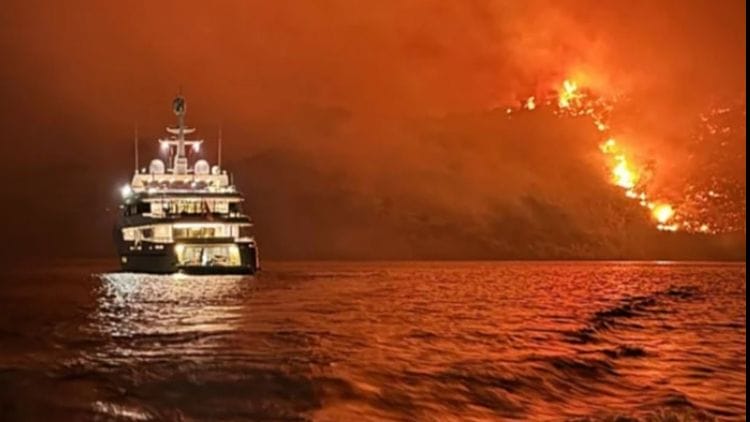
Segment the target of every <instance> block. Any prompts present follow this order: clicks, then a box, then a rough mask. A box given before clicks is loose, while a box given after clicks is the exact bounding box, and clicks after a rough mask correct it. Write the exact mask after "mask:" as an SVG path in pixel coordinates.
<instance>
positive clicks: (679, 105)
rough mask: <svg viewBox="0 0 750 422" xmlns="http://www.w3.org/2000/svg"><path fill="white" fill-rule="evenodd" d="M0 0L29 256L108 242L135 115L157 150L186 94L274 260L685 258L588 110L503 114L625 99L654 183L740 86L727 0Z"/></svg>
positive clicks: (625, 125)
mask: <svg viewBox="0 0 750 422" xmlns="http://www.w3.org/2000/svg"><path fill="white" fill-rule="evenodd" d="M0 13H1V15H0V24H2V25H0V27H1V28H2V29H0V49H1V51H2V53H3V56H4V57H5V65H4V68H3V70H2V71H0V72H2V75H0V76H2V78H0V79H1V80H2V82H0V89H1V90H2V95H1V96H0V97H1V98H2V99H1V100H0V110H2V114H0V115H1V116H2V123H3V125H4V126H5V128H6V139H7V141H6V142H4V143H3V144H2V146H0V152H2V153H3V154H4V155H5V156H6V157H8V156H12V157H14V158H16V157H17V159H14V160H12V162H10V163H8V168H7V169H6V171H7V173H8V174H11V175H13V178H14V179H16V180H23V181H24V182H23V184H17V185H16V184H10V185H9V186H6V187H4V188H3V189H5V190H6V191H7V192H5V193H4V196H5V198H7V199H8V201H9V203H16V204H22V206H23V208H24V210H23V211H22V212H20V213H16V214H14V215H15V217H14V218H16V219H18V220H20V221H22V222H23V224H21V225H19V226H16V227H9V228H8V229H6V232H7V233H8V234H9V236H11V238H12V239H16V240H17V241H18V242H19V243H23V244H25V245H26V246H25V249H26V252H25V253H31V252H32V251H37V252H38V253H43V254H48V255H55V254H60V255H65V254H72V255H85V256H90V255H100V256H101V255H107V254H108V253H109V245H108V242H109V237H108V236H102V233H107V234H108V233H109V224H110V223H111V221H112V218H113V215H114V209H113V204H114V203H115V201H116V198H115V197H114V196H113V195H114V194H113V192H116V182H119V183H121V182H125V181H127V178H128V175H129V172H130V171H132V170H131V164H130V163H131V160H132V159H131V158H130V157H131V151H132V144H131V141H130V134H131V133H132V126H133V124H134V123H135V122H136V121H138V125H139V128H140V133H141V134H142V136H143V138H144V140H143V142H142V144H141V145H142V148H141V152H142V155H151V154H156V153H157V151H156V148H155V145H156V144H155V142H151V140H152V139H155V138H156V137H157V136H160V135H161V133H162V131H163V126H164V125H166V124H169V123H171V120H172V118H173V116H171V115H170V113H169V101H170V99H171V97H172V96H173V95H174V93H175V92H176V91H177V89H179V87H182V89H183V92H184V93H185V94H186V96H187V98H188V121H189V123H191V124H193V125H195V126H197V127H198V129H199V134H201V135H202V136H204V137H205V138H206V139H207V145H206V147H207V148H206V149H207V150H208V151H209V152H206V154H212V153H213V152H214V151H215V150H216V148H215V138H216V135H215V133H216V130H217V128H218V126H219V125H221V126H222V128H223V133H224V152H225V157H224V162H225V164H226V165H227V166H228V167H230V169H231V170H232V171H233V172H234V174H235V177H236V181H237V182H238V184H239V185H240V187H241V188H242V189H243V190H244V191H245V192H246V193H247V194H248V203H247V208H248V209H249V211H250V212H251V213H252V214H253V216H254V217H255V219H256V221H257V230H258V236H259V238H260V241H261V244H262V245H264V251H265V252H266V254H267V255H270V256H271V257H278V258H568V257H578V258H581V257H583V258H609V257H613V258H614V257H655V256H658V257H681V256H688V255H687V249H690V248H688V247H678V246H676V245H678V244H679V243H680V242H677V241H675V240H674V239H675V237H674V236H673V237H669V235H665V234H659V233H655V232H654V231H653V229H652V225H651V224H650V221H649V217H648V215H647V213H644V212H643V210H641V209H639V208H638V207H637V206H634V205H633V204H631V203H630V202H628V201H627V200H626V199H625V198H622V194H621V192H619V191H618V190H617V189H615V188H613V187H612V186H610V185H609V183H608V179H607V174H606V169H605V168H604V167H603V163H602V162H601V160H600V157H598V156H597V154H596V152H597V150H596V148H597V144H598V142H599V139H598V138H597V136H598V135H597V133H595V131H594V130H593V128H591V127H590V124H587V123H586V122H583V121H581V120H577V119H559V118H557V117H555V116H553V115H551V113H549V112H548V111H544V110H542V111H541V112H539V113H533V114H531V113H529V114H521V115H518V116H516V117H514V118H513V119H508V118H507V115H506V113H505V108H506V107H507V106H508V105H515V104H517V102H518V101H521V99H523V98H526V97H528V96H529V95H542V94H543V93H544V92H546V91H548V90H549V89H552V88H555V87H556V86H558V85H559V83H560V82H561V81H562V80H563V79H565V78H575V79H576V80H577V81H579V83H580V84H582V85H584V86H587V87H590V88H591V89H593V90H596V91H597V92H600V93H603V94H605V95H611V96H621V97H626V98H627V99H628V102H627V103H628V104H631V106H630V107H629V108H627V109H625V110H623V111H622V112H621V113H620V114H619V115H618V116H617V118H618V119H619V120H618V127H619V128H621V129H620V130H621V131H622V134H623V136H624V137H623V138H621V137H618V140H622V141H623V142H626V143H627V144H628V145H629V146H631V147H632V148H634V149H636V150H637V151H639V152H641V153H642V154H643V155H644V156H646V157H648V158H649V159H651V160H653V161H654V166H655V168H656V169H657V170H656V171H655V176H654V178H655V179H657V180H656V182H657V183H660V184H662V185H667V186H668V185H669V183H670V182H669V181H670V180H676V179H678V178H675V177H673V176H674V174H673V173H674V172H675V171H677V170H675V169H682V168H684V166H683V164H679V165H677V164H673V163H672V162H673V161H679V160H681V159H682V158H681V157H682V156H684V157H687V156H688V155H689V154H688V152H690V153H694V151H692V150H690V149H689V148H688V145H689V140H690V136H691V132H690V128H692V127H694V126H695V123H696V119H697V116H698V114H699V113H700V112H701V111H702V110H704V109H705V108H706V107H707V105H708V104H710V103H711V102H712V101H717V100H719V101H721V100H722V99H724V98H735V97H737V96H739V95H741V94H740V93H742V92H744V89H745V79H744V74H745V68H746V65H745V18H744V16H745V5H744V2H741V1H735V2H732V1H726V2H720V3H718V4H716V3H713V2H708V1H704V2H699V1H693V2H650V1H636V2H622V3H612V2H610V3H607V4H606V7H605V6H603V5H601V4H600V2H594V1H571V2H557V1H555V2H549V1H547V2H544V1H532V2H523V3H519V2H510V1H508V2H503V1H497V2H480V1H466V2H464V1H462V2H453V3H451V2H444V1H419V2H387V1H386V2H372V3H371V4H363V3H362V2H347V1H324V2H294V3H286V2H245V1H236V2H221V3H219V4H217V5H215V6H212V7H207V6H205V4H203V3H202V2H191V1H180V2H159V3H158V4H153V2H131V3H128V4H124V5H122V4H114V3H112V4H100V3H95V2H66V4H65V5H62V4H61V5H50V4H48V3H36V2H10V3H9V4H8V5H7V6H6V7H4V10H3V11H2V12H0ZM145 138H149V141H148V142H147V141H146V140H145ZM19 139H23V140H24V141H23V142H20V141H18V140H19ZM744 139H745V137H744V136H742V138H741V140H742V142H743V143H744ZM690 145H692V144H690ZM149 148H151V149H149ZM743 151H744V149H743ZM206 158H208V159H209V160H211V161H214V160H215V159H214V156H213V155H207V156H206ZM743 160H744V157H743ZM685 161H686V162H687V158H685ZM687 165H689V164H687ZM742 170H743V172H744V166H743V167H742ZM670 173H672V174H670ZM680 180H681V179H680ZM743 183H744V182H743ZM668 188H669V186H668V187H667V188H665V190H666V189H668ZM743 189H744V184H743ZM743 191H744V190H743ZM50 193H51V195H50ZM743 209H744V208H743ZM9 213H10V211H4V216H5V215H6V214H8V215H10V214H9ZM50 215H53V216H54V217H50ZM4 219H6V218H4ZM6 220H7V219H6ZM20 226H23V227H24V229H23V230H22V229H21V228H20ZM59 239H76V240H75V241H68V242H65V245H63V244H62V243H61V241H60V240H59ZM704 240H705V239H703V238H701V239H698V240H696V242H699V243H705V242H704ZM683 243H684V242H683ZM709 243H710V242H709ZM742 244H743V246H742V247H743V248H744V236H743V238H742ZM39 245H44V246H41V247H40V246H39ZM645 245H648V246H649V247H648V248H646V247H645ZM731 248H732V247H731V245H730V252H729V254H730V255H732V254H733V255H732V256H735V255H737V253H738V252H739V249H731ZM701 251H702V252H701ZM726 251H727V249H726V247H725V246H721V247H718V246H716V247H714V246H711V245H709V246H706V247H701V248H699V249H698V252H695V254H697V256H708V255H711V256H722V254H724V255H726V253H727V252H726ZM701 254H703V255H701ZM712 254H713V255H712ZM742 254H743V256H744V252H742Z"/></svg>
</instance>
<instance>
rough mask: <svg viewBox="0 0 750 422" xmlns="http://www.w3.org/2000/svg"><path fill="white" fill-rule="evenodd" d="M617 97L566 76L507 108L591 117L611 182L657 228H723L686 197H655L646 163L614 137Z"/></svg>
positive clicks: (703, 195)
mask: <svg viewBox="0 0 750 422" xmlns="http://www.w3.org/2000/svg"><path fill="white" fill-rule="evenodd" d="M616 101H617V99H616V98H615V97H603V96H598V95H595V93H593V92H592V91H591V90H589V89H588V88H586V87H580V86H579V84H578V82H576V81H574V80H573V79H566V80H564V81H563V82H562V84H561V85H559V86H558V88H557V89H556V90H555V91H554V94H553V96H544V97H539V96H530V97H528V98H527V99H526V100H524V101H523V102H521V103H520V104H517V105H516V106H515V107H512V108H507V109H506V110H505V111H506V113H507V115H508V116H509V117H512V114H513V113H514V112H515V111H518V110H520V109H526V110H529V111H533V110H536V109H539V108H540V107H544V108H547V107H550V108H552V111H553V113H554V114H555V115H557V116H559V117H583V116H586V117H588V118H589V119H590V121H591V123H592V124H593V125H594V127H595V128H596V130H597V131H598V132H599V133H600V134H601V136H602V142H601V144H599V151H600V152H601V154H602V156H603V158H604V159H605V162H606V163H607V171H608V178H609V179H610V182H611V183H612V185H614V186H617V187H618V188H620V189H621V190H622V193H623V194H624V195H625V197H626V198H628V199H632V200H633V201H638V204H639V205H640V206H641V207H643V208H644V209H645V210H648V213H649V214H650V216H651V218H652V219H653V220H654V223H655V226H656V229H658V230H663V231H678V230H684V231H688V232H700V233H718V232H720V230H721V228H718V227H717V226H716V224H714V223H713V222H712V221H707V220H705V219H704V218H701V217H700V216H697V215H692V214H691V213H694V211H692V210H691V208H690V207H686V206H685V203H684V201H683V203H681V204H680V207H679V209H676V207H675V206H673V205H672V204H670V203H668V202H667V201H665V200H664V198H656V200H655V199H654V198H652V196H651V195H650V193H649V191H648V186H647V182H648V181H647V180H644V177H643V173H642V171H643V169H644V168H645V167H644V166H643V163H642V162H640V161H639V159H638V157H635V156H633V155H631V154H630V151H628V149H627V148H623V147H622V146H621V145H620V143H619V142H618V141H616V140H615V138H614V137H612V134H613V132H614V130H613V128H612V127H611V126H610V121H609V116H610V113H611V112H612V111H613V109H614V107H615V104H616ZM726 112H727V111H726V110H724V109H721V110H718V111H717V112H716V113H726ZM714 114H715V113H714ZM701 118H702V121H703V122H704V123H705V124H709V123H711V119H709V118H708V117H704V116H701ZM712 124H713V123H712ZM717 124H718V123H717ZM709 129H710V132H711V133H714V131H715V130H714V129H713V127H712V126H711V127H709ZM722 130H725V129H722ZM722 145H723V144H722ZM714 196H717V197H718V196H719V194H716V193H715V192H714V191H712V190H709V191H708V193H707V194H706V192H705V191H702V192H701V191H699V192H697V193H693V194H692V197H690V198H687V199H688V200H690V199H691V198H693V199H694V198H704V202H705V198H708V199H715V198H714ZM647 215H648V214H647Z"/></svg>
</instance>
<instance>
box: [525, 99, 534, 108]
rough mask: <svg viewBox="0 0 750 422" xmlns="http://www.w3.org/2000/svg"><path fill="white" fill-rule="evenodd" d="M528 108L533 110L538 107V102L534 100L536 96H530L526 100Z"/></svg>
mask: <svg viewBox="0 0 750 422" xmlns="http://www.w3.org/2000/svg"><path fill="white" fill-rule="evenodd" d="M526 108H527V109H528V110H533V109H535V108H536V103H535V101H534V97H529V99H528V100H526Z"/></svg>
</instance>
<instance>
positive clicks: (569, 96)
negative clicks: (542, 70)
mask: <svg viewBox="0 0 750 422" xmlns="http://www.w3.org/2000/svg"><path fill="white" fill-rule="evenodd" d="M578 97H579V94H578V84H576V83H575V82H572V81H570V80H567V79H566V80H565V81H564V82H563V86H562V89H561V90H560V94H559V98H558V100H557V105H559V106H560V108H569V107H570V105H571V103H572V102H573V101H574V100H576V99H577V98H578Z"/></svg>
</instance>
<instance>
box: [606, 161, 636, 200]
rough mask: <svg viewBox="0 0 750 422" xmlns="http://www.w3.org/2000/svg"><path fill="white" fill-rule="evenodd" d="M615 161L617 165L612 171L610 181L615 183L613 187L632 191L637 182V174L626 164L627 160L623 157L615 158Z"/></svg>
mask: <svg viewBox="0 0 750 422" xmlns="http://www.w3.org/2000/svg"><path fill="white" fill-rule="evenodd" d="M615 161H616V162H617V164H616V165H615V167H614V168H613V169H612V180H613V181H614V182H615V185H617V186H619V187H621V188H623V189H628V190H631V189H633V188H634V187H635V184H636V183H637V182H638V174H637V173H636V172H635V170H633V168H632V167H631V166H630V164H628V160H627V158H625V156H624V155H618V156H616V157H615ZM626 195H627V192H626Z"/></svg>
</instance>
